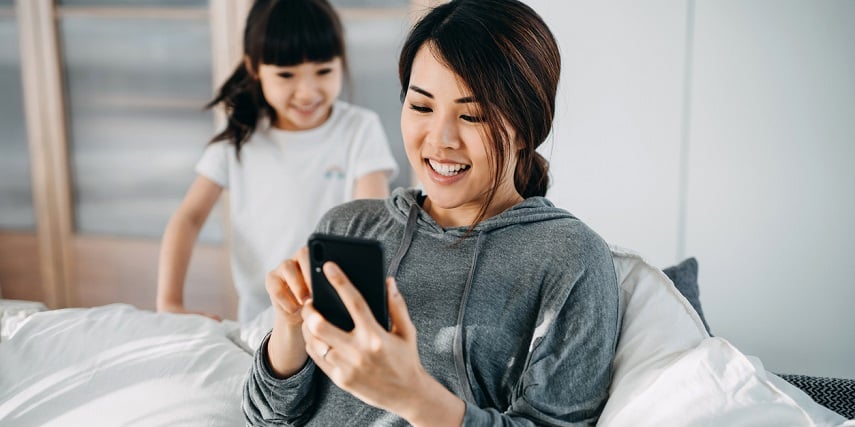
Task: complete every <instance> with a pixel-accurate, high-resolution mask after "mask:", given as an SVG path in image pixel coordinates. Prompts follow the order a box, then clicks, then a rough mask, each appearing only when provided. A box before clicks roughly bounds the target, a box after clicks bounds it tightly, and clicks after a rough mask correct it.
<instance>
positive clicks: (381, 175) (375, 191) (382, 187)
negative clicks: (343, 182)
mask: <svg viewBox="0 0 855 427" xmlns="http://www.w3.org/2000/svg"><path fill="white" fill-rule="evenodd" d="M388 196H389V173H388V171H385V170H380V171H376V172H371V173H368V174H365V175H362V176H361V177H359V178H357V179H356V182H355V183H354V184H353V198H354V199H385V198H386V197H388Z"/></svg>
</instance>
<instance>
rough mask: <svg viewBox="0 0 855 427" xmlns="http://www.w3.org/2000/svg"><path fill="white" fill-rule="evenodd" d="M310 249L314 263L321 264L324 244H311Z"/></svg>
mask: <svg viewBox="0 0 855 427" xmlns="http://www.w3.org/2000/svg"><path fill="white" fill-rule="evenodd" d="M311 249H312V250H311V252H312V259H313V260H314V261H315V262H322V261H323V260H324V244H323V243H321V242H313V243H312V248H311Z"/></svg>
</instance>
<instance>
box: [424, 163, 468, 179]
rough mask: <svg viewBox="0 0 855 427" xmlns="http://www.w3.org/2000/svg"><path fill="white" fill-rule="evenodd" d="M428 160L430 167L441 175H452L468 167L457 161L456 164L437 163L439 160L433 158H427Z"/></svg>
mask: <svg viewBox="0 0 855 427" xmlns="http://www.w3.org/2000/svg"><path fill="white" fill-rule="evenodd" d="M428 162H429V163H430V167H431V168H432V169H433V170H434V171H435V172H436V173H438V174H440V175H442V176H454V175H457V174H458V173H460V172H461V171H464V170H466V169H469V165H461V164H459V163H456V164H449V163H439V162H435V161H433V160H428Z"/></svg>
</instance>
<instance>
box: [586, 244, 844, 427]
mask: <svg viewBox="0 0 855 427" xmlns="http://www.w3.org/2000/svg"><path fill="white" fill-rule="evenodd" d="M611 250H612V257H613V260H614V265H615V271H616V274H617V277H618V283H619V286H620V290H621V293H620V297H621V313H622V314H623V319H622V324H621V335H620V339H619V341H618V348H617V352H616V355H615V361H614V374H613V378H612V385H611V388H610V396H609V400H608V402H607V403H606V406H605V408H604V410H603V412H602V414H601V416H600V419H599V422H598V425H602V426H633V427H636V426H645V425H650V426H663V425H680V426H688V425H705V426H708V425H713V426H718V425H740V426H755V425H756V426H759V425H763V426H784V425H787V426H791V425H799V426H801V425H808V426H814V425H829V426H835V425H837V426H839V425H843V426H855V422H852V423H851V424H849V423H847V424H843V423H844V422H845V420H844V419H843V417H841V416H839V415H837V414H835V413H834V412H832V411H830V410H828V409H826V408H824V407H822V406H820V405H819V404H817V403H815V402H813V401H812V400H811V399H810V398H809V397H808V396H807V395H805V394H804V393H802V392H801V391H799V390H797V389H795V387H789V388H787V387H786V386H784V385H782V384H778V383H777V382H776V381H775V379H776V378H774V377H773V378H772V379H771V380H770V376H767V374H766V372H765V370H764V369H763V368H762V364H760V363H759V361H756V362H754V363H752V362H751V361H750V360H749V358H748V357H746V356H745V355H743V354H742V353H740V352H739V351H738V350H737V349H736V348H734V347H733V346H732V345H731V344H730V343H728V342H727V341H726V340H724V339H722V338H710V337H709V335H708V334H707V332H706V329H705V328H704V326H703V323H702V322H701V319H700V317H699V316H698V314H697V312H695V310H694V309H693V308H692V306H691V304H690V303H689V302H688V301H687V300H686V299H685V298H684V297H683V296H682V294H680V292H679V291H678V290H677V288H676V287H674V284H673V283H672V282H671V280H670V279H668V277H667V276H666V275H665V274H664V273H663V272H662V271H661V270H660V269H658V268H656V267H653V266H651V265H650V264H648V263H647V262H645V260H644V259H643V258H642V257H641V256H640V255H638V254H636V253H634V252H632V251H630V250H627V249H623V248H620V247H617V246H612V247H611ZM780 382H783V381H782V380H780ZM776 384H777V385H776Z"/></svg>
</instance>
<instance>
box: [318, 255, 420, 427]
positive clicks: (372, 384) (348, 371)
mask: <svg viewBox="0 0 855 427" xmlns="http://www.w3.org/2000/svg"><path fill="white" fill-rule="evenodd" d="M323 269H324V274H325V275H326V276H327V279H328V280H329V282H330V283H331V284H332V286H333V287H334V288H335V290H336V292H338V295H339V297H340V298H341V300H342V302H344V305H345V307H347V310H348V312H349V313H350V316H351V317H352V318H353V324H354V328H353V330H351V331H350V332H345V331H343V330H341V329H339V328H337V327H336V326H335V325H333V324H332V323H329V322H328V321H327V320H326V319H324V317H323V316H322V315H321V314H320V313H319V312H318V311H317V310H316V309H315V307H314V305H313V304H312V303H311V301H310V302H307V303H306V304H305V305H304V306H303V313H302V316H303V338H304V340H305V342H306V351H307V353H308V354H309V357H311V358H312V359H313V360H314V361H315V364H316V365H317V366H318V367H319V368H321V370H323V371H324V373H326V374H327V376H328V377H329V378H330V380H332V381H333V382H334V383H335V384H336V385H337V386H339V387H340V388H341V389H343V390H345V391H347V392H349V393H350V394H352V395H354V396H355V397H357V398H358V399H360V400H362V401H363V402H365V403H367V404H369V405H372V406H376V407H378V408H382V409H385V410H387V411H390V412H395V413H399V414H400V413H401V411H402V410H404V409H405V408H406V405H408V404H411V403H412V399H418V398H419V393H420V390H419V387H418V385H419V384H420V383H424V381H422V380H424V379H425V377H428V378H430V379H432V378H431V377H429V375H428V374H427V372H426V371H425V370H424V368H423V367H422V364H421V361H420V359H419V352H418V347H417V343H416V328H415V326H414V325H413V322H412V320H411V319H410V315H409V313H408V311H407V305H406V303H405V302H404V299H403V297H402V296H401V294H400V292H398V288H397V286H396V285H395V279H393V278H391V277H390V278H388V279H386V288H387V292H386V294H387V300H388V305H389V320H390V321H391V324H392V328H391V331H386V330H385V329H384V328H383V327H382V326H381V325H380V324H379V323H377V320H376V319H375V318H374V315H373V314H372V312H371V309H370V308H369V307H368V303H367V302H366V301H365V299H364V298H363V297H362V295H361V294H360V293H359V291H358V290H357V289H356V288H355V287H354V286H353V284H351V282H350V280H349V279H348V278H347V276H345V274H344V273H343V272H342V270H341V269H340V268H339V267H338V266H337V265H336V264H335V263H332V262H327V263H325V264H324V266H323ZM422 391H423V390H422ZM422 397H424V396H422Z"/></svg>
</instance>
